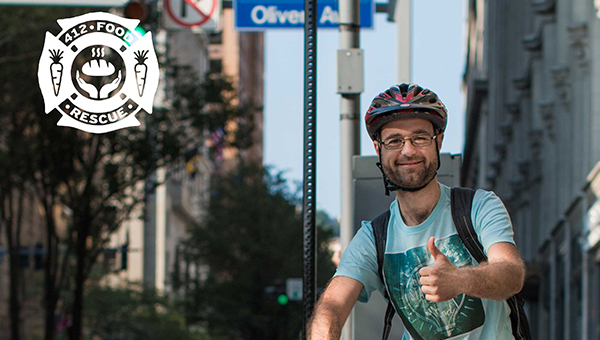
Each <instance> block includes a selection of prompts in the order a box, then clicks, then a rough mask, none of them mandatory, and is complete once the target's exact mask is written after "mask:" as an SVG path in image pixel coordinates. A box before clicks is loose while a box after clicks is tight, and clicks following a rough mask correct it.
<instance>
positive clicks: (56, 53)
mask: <svg viewBox="0 0 600 340" xmlns="http://www.w3.org/2000/svg"><path fill="white" fill-rule="evenodd" d="M49 51H50V59H52V64H50V75H51V76H52V86H53V87H54V95H55V96H58V91H59V90H60V82H61V79H62V74H63V65H62V64H61V62H60V60H61V59H62V58H63V53H64V52H63V51H61V50H49Z"/></svg>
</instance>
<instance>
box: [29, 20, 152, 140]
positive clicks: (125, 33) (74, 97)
mask: <svg viewBox="0 0 600 340" xmlns="http://www.w3.org/2000/svg"><path fill="white" fill-rule="evenodd" d="M138 22H139V21H138V20H133V19H125V18H121V17H118V16H115V15H112V14H110V13H104V12H97V13H88V14H84V15H81V16H78V17H74V18H68V19H61V20H58V24H59V25H60V27H61V28H62V31H61V32H60V33H59V34H58V35H57V36H54V35H52V34H51V33H49V32H46V40H45V42H44V50H43V51H42V56H41V57H40V62H39V68H38V80H39V85H40V90H41V91H42V95H43V97H44V104H45V111H46V113H50V112H51V111H53V110H57V111H58V112H59V113H60V114H61V115H62V118H61V119H60V120H59V122H58V124H57V125H59V126H69V127H73V128H77V129H80V130H83V131H87V132H91V133H105V132H110V131H115V130H118V129H122V128H125V127H130V126H138V125H140V123H139V121H138V120H137V119H136V118H135V115H136V114H137V113H138V112H139V111H141V110H142V109H143V110H144V111H146V112H147V113H152V103H153V101H154V95H155V94H156V90H157V88H158V78H159V70H158V60H157V58H156V53H155V52H154V46H153V44H152V35H151V33H147V34H145V35H142V34H141V33H138V32H136V31H135V28H136V27H137V24H138Z"/></svg>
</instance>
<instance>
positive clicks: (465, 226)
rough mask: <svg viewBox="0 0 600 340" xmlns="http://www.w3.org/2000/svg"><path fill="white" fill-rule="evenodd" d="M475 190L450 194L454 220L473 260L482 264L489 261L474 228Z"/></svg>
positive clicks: (468, 189) (454, 190)
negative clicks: (473, 207) (472, 209)
mask: <svg viewBox="0 0 600 340" xmlns="http://www.w3.org/2000/svg"><path fill="white" fill-rule="evenodd" d="M473 196H475V190H473V189H470V188H458V187H456V188H452V190H451V193H450V202H451V203H450V205H451V207H452V220H454V226H455V227H456V231H457V232H458V236H460V238H461V240H462V241H463V243H464V245H465V247H467V250H468V251H469V253H470V254H471V256H473V258H474V259H475V260H476V261H477V262H478V263H481V262H483V261H486V260H487V256H485V253H484V252H483V246H482V245H481V243H479V240H478V239H477V233H476V232H475V229H474V228H473V221H472V220H471V208H472V206H473Z"/></svg>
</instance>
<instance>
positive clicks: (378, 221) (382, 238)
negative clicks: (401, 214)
mask: <svg viewBox="0 0 600 340" xmlns="http://www.w3.org/2000/svg"><path fill="white" fill-rule="evenodd" d="M389 222H390V211H389V210H386V211H385V212H384V213H382V214H381V215H379V216H377V217H375V219H374V220H373V221H371V227H372V228H373V237H374V238H375V248H376V249H377V273H378V274H379V278H380V279H381V282H383V273H382V268H383V256H384V255H385V243H386V242H387V229H388V223H389Z"/></svg>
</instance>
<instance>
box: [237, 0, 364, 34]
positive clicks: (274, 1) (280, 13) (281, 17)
mask: <svg viewBox="0 0 600 340" xmlns="http://www.w3.org/2000/svg"><path fill="white" fill-rule="evenodd" d="M233 7H234V13H235V26H236V29H237V30H239V31H264V30H267V29H270V28H303V27H304V1H303V0H234V2H233ZM374 13H375V2H374V1H373V0H360V27H362V28H373V14H374ZM317 15H318V19H319V20H318V24H317V26H318V27H319V28H337V27H338V22H339V15H338V1H337V0H319V1H318V2H317Z"/></svg>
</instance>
